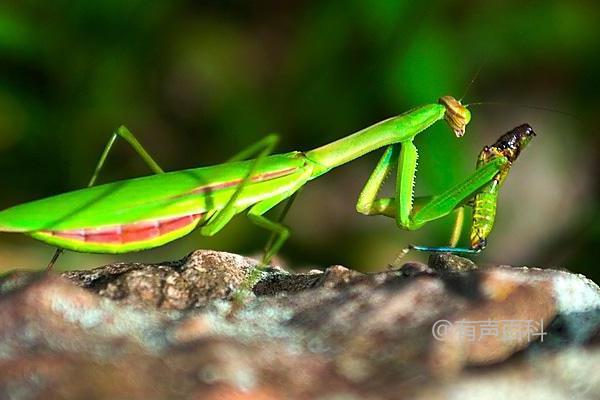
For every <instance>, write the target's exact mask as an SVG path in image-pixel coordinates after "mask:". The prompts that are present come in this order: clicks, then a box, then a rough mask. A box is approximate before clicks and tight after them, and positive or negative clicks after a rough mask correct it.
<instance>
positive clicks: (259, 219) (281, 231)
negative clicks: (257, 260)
mask: <svg viewBox="0 0 600 400" xmlns="http://www.w3.org/2000/svg"><path fill="white" fill-rule="evenodd" d="M309 177H310V171H306V173H303V174H301V175H300V176H299V177H298V178H297V180H296V182H295V183H294V184H293V185H292V186H291V187H290V188H289V189H288V190H287V191H286V192H285V193H282V194H279V195H277V196H274V197H271V198H270V199H266V200H263V201H261V202H259V203H256V204H255V205H254V206H252V208H250V210H249V211H248V218H250V221H252V222H254V223H255V224H256V225H258V226H259V227H261V228H264V229H266V230H268V231H271V233H272V235H273V240H272V244H271V245H270V246H269V247H268V249H265V254H264V256H263V259H262V263H263V264H264V265H268V264H269V262H270V261H271V258H273V256H274V255H276V254H277V253H278V252H279V249H280V248H281V246H283V243H284V242H285V241H286V240H287V238H288V237H289V236H290V229H289V228H288V227H287V226H285V225H284V224H282V223H281V218H280V220H279V221H277V222H275V221H272V220H271V219H269V218H267V217H265V216H264V215H263V214H265V213H266V212H267V211H269V210H270V209H272V208H273V207H275V206H276V205H277V204H279V203H281V202H282V201H284V200H285V199H288V198H290V200H291V201H293V198H294V197H293V196H294V195H295V194H296V193H297V191H298V190H299V189H300V188H301V187H302V186H303V185H304V184H305V183H306V181H307V180H308V178H309ZM290 205H291V203H290V202H288V204H286V208H289V206H290ZM284 212H285V210H284ZM270 242H271V240H270Z"/></svg>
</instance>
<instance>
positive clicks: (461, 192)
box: [356, 143, 508, 250]
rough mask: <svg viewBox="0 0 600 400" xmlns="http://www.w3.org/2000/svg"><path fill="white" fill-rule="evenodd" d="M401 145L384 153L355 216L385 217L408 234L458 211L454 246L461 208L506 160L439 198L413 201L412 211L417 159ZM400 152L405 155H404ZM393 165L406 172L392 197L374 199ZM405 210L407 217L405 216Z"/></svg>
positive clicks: (409, 148) (498, 160) (496, 161)
mask: <svg viewBox="0 0 600 400" xmlns="http://www.w3.org/2000/svg"><path fill="white" fill-rule="evenodd" d="M403 145H404V146H405V147H404V148H403V149H402V151H398V149H397V148H396V146H397V145H393V146H390V147H388V148H387V149H386V151H385V152H384V154H383V156H382V157H381V159H380V160H379V163H378V164H377V166H376V167H375V170H374V171H373V173H372V174H371V176H370V177H369V179H368V181H367V183H366V184H365V187H364V188H363V190H362V192H361V194H360V196H359V199H358V202H357V206H356V208H357V210H358V212H360V213H363V214H366V215H385V216H388V217H391V218H395V219H396V221H397V222H398V224H399V226H400V227H402V228H404V229H410V230H412V229H418V228H419V227H421V226H422V225H423V224H425V223H426V222H428V221H432V220H435V219H438V218H441V217H443V216H445V215H447V214H449V213H451V212H452V211H453V210H455V209H459V211H458V212H459V215H458V216H457V222H456V226H455V229H454V232H453V235H452V238H451V245H455V244H456V242H457V241H458V235H459V232H460V229H461V227H462V220H463V218H464V216H463V215H461V214H460V213H461V211H460V209H461V208H462V204H463V203H464V202H466V201H467V200H469V199H471V198H473V197H474V196H475V195H476V194H477V192H478V191H479V190H480V189H481V188H482V187H483V186H485V185H486V184H488V183H490V182H491V181H492V180H493V179H494V177H495V176H496V175H497V174H498V173H499V172H500V171H501V169H502V167H503V166H504V165H505V164H506V163H508V160H507V159H506V158H505V157H499V158H496V159H494V160H492V161H490V162H489V163H487V164H486V165H484V166H482V167H481V168H479V169H477V170H476V171H475V172H474V173H473V174H472V175H470V176H469V177H467V178H466V179H465V180H464V181H463V182H461V183H459V184H457V185H455V186H454V187H452V188H450V189H448V190H446V191H445V192H443V193H441V194H440V195H437V196H427V197H419V198H416V199H414V207H413V182H414V173H415V171H416V159H417V157H416V149H415V148H414V146H411V145H412V143H409V144H408V145H406V144H405V143H403ZM404 150H407V151H406V152H404ZM403 153H404V154H403ZM396 162H397V163H398V168H399V169H402V168H405V169H406V171H405V172H402V170H399V171H398V180H397V185H396V197H386V198H377V194H378V193H379V191H380V189H381V187H382V185H383V183H384V180H385V177H386V176H387V175H388V174H389V172H390V171H391V169H392V168H393V166H394V164H396ZM407 210H408V215H407V216H406V215H405V214H406V213H407ZM459 250H468V249H459Z"/></svg>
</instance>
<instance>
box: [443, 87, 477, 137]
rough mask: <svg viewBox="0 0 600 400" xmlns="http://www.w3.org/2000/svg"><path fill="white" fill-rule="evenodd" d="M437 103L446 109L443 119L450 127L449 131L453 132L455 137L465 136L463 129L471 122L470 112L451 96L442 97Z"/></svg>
mask: <svg viewBox="0 0 600 400" xmlns="http://www.w3.org/2000/svg"><path fill="white" fill-rule="evenodd" d="M438 103H439V104H441V105H443V106H444V107H446V114H445V115H444V119H445V120H446V122H447V123H448V125H449V126H450V129H452V130H453V131H454V134H455V135H456V137H461V136H463V135H464V134H465V127H466V126H467V124H468V123H469V121H471V112H470V111H469V110H468V109H467V107H465V106H463V105H462V104H461V102H460V101H458V100H456V99H455V98H454V97H452V96H442V97H440V99H439V100H438Z"/></svg>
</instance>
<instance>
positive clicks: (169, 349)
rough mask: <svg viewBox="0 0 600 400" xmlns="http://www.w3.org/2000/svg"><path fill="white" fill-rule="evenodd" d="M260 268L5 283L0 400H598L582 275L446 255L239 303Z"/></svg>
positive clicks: (329, 273)
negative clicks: (479, 263)
mask: <svg viewBox="0 0 600 400" xmlns="http://www.w3.org/2000/svg"><path fill="white" fill-rule="evenodd" d="M255 265H256V262H255V261H254V260H252V259H248V258H245V257H242V256H238V255H234V254H228V253H222V252H215V251H196V252H194V253H192V254H190V255H189V256H188V257H185V258H184V259H182V260H180V261H176V262H165V263H159V264H156V265H144V264H131V263H128V264H114V265H108V266H104V267H100V268H96V269H94V270H91V271H73V272H67V273H64V274H62V276H58V275H55V274H45V273H25V272H13V273H10V274H8V275H5V276H4V277H2V279H1V280H0V371H2V373H1V374H0V398H10V399H12V398H17V399H19V398H27V399H42V398H43V399H79V398H128V399H138V398H139V399H142V398H144V399H145V398H169V399H177V398H202V399H217V398H219V399H220V398H232V399H233V398H248V399H250V398H252V399H274V398H297V399H305V398H347V399H359V398H370V399H387V398H390V399H392V398H394V399H396V398H417V399H430V398H461V399H479V398H486V399H488V398H489V399H493V398H498V399H500V398H507V397H510V398H512V399H521V398H522V399H532V398H549V399H550V398H551V399H555V398H558V399H562V398H565V399H566V398H589V399H594V398H600V372H599V371H600V370H599V369H598V368H597V366H598V365H600V289H599V288H598V286H596V285H595V284H594V283H593V282H591V281H589V280H587V279H586V278H585V277H583V276H581V275H575V274H571V273H569V272H566V271H556V270H541V269H536V268H525V267H521V268H515V267H507V266H493V267H487V268H483V269H476V268H474V267H476V266H475V265H474V264H472V263H470V262H467V261H464V259H459V258H457V257H455V256H452V257H448V256H440V257H437V258H436V259H434V260H432V261H431V262H430V265H429V266H427V265H424V264H418V263H408V264H405V265H404V266H403V267H402V268H400V269H399V270H389V271H385V272H380V273H375V274H361V273H358V272H355V271H352V270H350V269H347V268H345V267H342V266H333V267H329V268H327V269H326V270H325V271H323V272H320V271H311V272H309V273H297V274H296V273H288V272H286V271H284V270H282V269H271V270H266V271H262V272H261V273H260V276H259V277H260V279H259V281H258V282H257V283H256V285H254V287H253V288H252V289H253V294H251V295H250V296H249V297H247V298H246V299H245V301H244V302H243V303H240V302H239V301H237V300H236V296H235V294H236V293H237V292H238V290H239V289H240V288H242V286H243V282H244V279H245V278H247V277H248V275H249V274H250V273H251V271H252V269H253V267H254V266H255ZM542 395H543V396H545V397H540V396H542ZM536 396H537V397H536Z"/></svg>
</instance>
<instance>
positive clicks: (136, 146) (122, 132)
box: [46, 125, 164, 271]
mask: <svg viewBox="0 0 600 400" xmlns="http://www.w3.org/2000/svg"><path fill="white" fill-rule="evenodd" d="M119 137H120V138H121V139H123V140H125V141H126V142H127V143H129V145H131V147H132V148H133V150H135V152H136V153H137V154H138V155H139V156H140V157H141V158H142V160H144V162H145V163H146V164H147V165H148V167H150V169H151V170H152V172H154V173H155V174H162V173H164V171H163V169H162V168H161V167H160V166H159V165H158V164H157V163H156V161H154V159H153V158H152V157H151V156H150V154H148V152H147V151H146V149H144V147H143V146H142V145H141V143H140V142H139V141H138V140H137V139H136V137H135V136H134V135H133V133H131V131H130V130H129V129H127V128H126V127H125V126H123V125H121V126H120V127H118V128H117V129H116V130H115V131H114V132H113V133H112V135H111V137H110V139H108V142H107V143H106V146H105V147H104V150H103V151H102V154H101V155H100V159H99V160H98V163H97V164H96V168H94V173H93V174H92V177H91V178H90V180H89V182H88V184H87V187H91V186H94V184H95V183H96V180H97V179H98V176H99V175H100V171H102V168H103V167H104V164H105V162H106V159H107V158H108V153H110V150H111V149H112V147H113V145H114V144H115V141H116V140H117V138H119ZM63 252H64V250H63V249H56V251H55V252H54V255H53V256H52V259H51V260H50V262H49V263H48V266H47V267H46V271H50V270H51V269H52V267H53V266H54V264H55V263H56V261H57V260H58V258H59V257H60V255H61V254H62V253H63Z"/></svg>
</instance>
